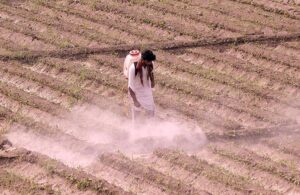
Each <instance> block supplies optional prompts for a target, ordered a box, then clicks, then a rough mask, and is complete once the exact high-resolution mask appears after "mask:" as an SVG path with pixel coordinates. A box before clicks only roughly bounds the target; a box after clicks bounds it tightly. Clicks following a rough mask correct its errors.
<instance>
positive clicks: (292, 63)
mask: <svg viewBox="0 0 300 195" xmlns="http://www.w3.org/2000/svg"><path fill="white" fill-rule="evenodd" d="M238 49H239V50H241V51H244V52H246V53H249V54H251V55H253V56H255V57H257V58H263V59H266V60H268V61H271V62H274V63H280V64H283V65H285V66H287V67H290V68H294V69H296V70H299V68H300V65H299V64H298V63H297V59H295V58H293V57H290V56H286V55H285V54H284V53H279V52H276V51H274V50H272V51H271V50H268V49H266V48H265V47H263V46H259V45H242V46H239V47H238Z"/></svg>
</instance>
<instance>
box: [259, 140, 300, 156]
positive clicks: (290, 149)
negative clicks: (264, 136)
mask: <svg viewBox="0 0 300 195" xmlns="http://www.w3.org/2000/svg"><path fill="white" fill-rule="evenodd" d="M264 144H266V145H268V146H270V147H272V148H275V149H277V150H279V151H282V152H284V153H287V154H291V155H293V156H297V157H298V158H300V151H299V149H297V148H296V147H293V146H288V145H287V144H281V143H278V142H276V141H272V140H265V141H264Z"/></svg>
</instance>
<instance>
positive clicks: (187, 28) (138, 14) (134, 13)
mask: <svg viewBox="0 0 300 195" xmlns="http://www.w3.org/2000/svg"><path fill="white" fill-rule="evenodd" d="M93 6H94V7H95V9H99V10H102V11H110V12H114V13H115V14H118V15H124V16H126V17H128V18H130V19H134V20H135V21H136V22H142V23H146V24H151V25H153V26H156V27H158V28H161V29H163V30H167V31H171V32H176V33H177V34H180V35H186V36H191V37H193V38H197V37H198V38H199V37H203V36H204V35H208V34H214V35H216V36H217V35H222V34H224V32H223V31H222V30H219V29H217V30H213V29H212V28H210V27H208V26H206V25H205V24H200V23H196V22H192V21H187V20H184V19H178V18H177V17H174V16H172V15H169V14H166V15H164V16H163V15H162V14H161V13H160V12H157V11H154V10H148V9H145V8H143V7H140V6H135V5H132V6H126V7H124V8H125V9H121V8H120V6H119V4H118V3H115V2H107V1H105V2H104V1H99V2H97V3H95V4H94V5H93ZM144 13H151V15H150V14H148V15H145V14H144ZM159 18H165V20H164V21H161V20H160V19H159Z"/></svg>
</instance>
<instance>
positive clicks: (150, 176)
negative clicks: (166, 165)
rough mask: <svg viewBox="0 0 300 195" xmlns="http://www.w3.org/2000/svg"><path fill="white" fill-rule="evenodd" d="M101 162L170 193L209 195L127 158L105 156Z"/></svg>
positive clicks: (112, 155)
mask: <svg viewBox="0 0 300 195" xmlns="http://www.w3.org/2000/svg"><path fill="white" fill-rule="evenodd" d="M100 161H101V162H102V163H104V164H105V165H108V166H111V167H112V168H114V169H117V170H119V171H123V172H127V173H130V174H133V175H135V176H136V177H139V178H140V179H144V180H146V181H147V182H150V183H152V184H154V185H157V186H159V187H160V188H162V189H163V190H164V191H169V192H170V193H172V192H173V193H175V192H176V193H180V194H181V193H183V194H208V193H207V192H205V191H199V190H196V189H194V188H193V187H191V186H190V185H186V184H183V183H181V182H180V181H179V180H177V179H175V178H172V177H170V176H167V175H164V174H162V173H160V172H158V171H156V170H154V169H152V168H150V167H145V166H143V165H140V164H138V163H136V162H134V161H131V160H130V159H128V158H126V157H125V156H120V155H114V154H104V155H102V156H100Z"/></svg>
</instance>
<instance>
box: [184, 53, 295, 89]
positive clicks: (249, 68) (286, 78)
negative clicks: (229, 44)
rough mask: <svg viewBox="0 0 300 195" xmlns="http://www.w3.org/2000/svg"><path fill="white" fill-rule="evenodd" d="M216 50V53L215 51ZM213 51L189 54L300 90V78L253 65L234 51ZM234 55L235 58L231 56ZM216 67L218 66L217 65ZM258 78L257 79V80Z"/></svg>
mask: <svg viewBox="0 0 300 195" xmlns="http://www.w3.org/2000/svg"><path fill="white" fill-rule="evenodd" d="M213 49H214V51H213ZM213 49H203V48H202V49H201V50H200V49H194V50H192V51H191V50H189V51H188V53H193V52H194V53H196V54H200V55H201V56H205V57H208V58H209V59H211V60H216V61H218V62H220V63H222V64H225V65H228V66H230V67H233V68H234V69H236V70H238V71H240V70H241V71H243V72H246V73H247V74H248V73H256V74H257V77H259V78H268V79H269V80H270V81H272V82H280V83H282V84H285V85H291V86H293V87H297V88H300V84H299V83H300V81H299V79H298V78H295V77H292V76H290V75H288V74H285V73H284V72H280V73H279V72H277V71H274V68H272V69H271V68H268V67H262V66H259V65H257V64H255V63H251V62H249V61H247V60H243V59H239V58H237V57H236V55H238V53H237V54H235V53H233V51H232V50H230V52H229V53H230V55H228V54H226V53H224V52H222V53H219V52H216V51H215V50H216V48H213ZM231 55H233V56H231ZM214 65H218V64H217V63H216V64H214ZM257 77H256V79H257Z"/></svg>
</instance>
